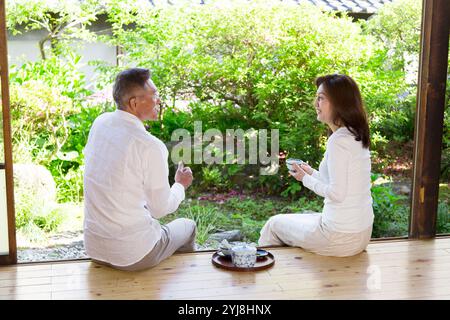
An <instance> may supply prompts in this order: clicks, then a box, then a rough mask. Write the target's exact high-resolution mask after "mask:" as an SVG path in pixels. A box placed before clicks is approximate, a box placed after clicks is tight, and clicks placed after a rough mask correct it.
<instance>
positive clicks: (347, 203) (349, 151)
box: [303, 127, 374, 233]
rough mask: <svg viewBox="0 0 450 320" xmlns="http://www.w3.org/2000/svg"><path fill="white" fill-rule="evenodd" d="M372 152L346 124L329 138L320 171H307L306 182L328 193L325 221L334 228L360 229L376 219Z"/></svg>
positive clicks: (334, 229) (341, 229)
mask: <svg viewBox="0 0 450 320" xmlns="http://www.w3.org/2000/svg"><path fill="white" fill-rule="evenodd" d="M370 170H371V163H370V152H369V150H368V149H366V148H364V147H363V145H362V143H361V141H356V140H355V137H354V136H353V134H352V133H351V132H350V131H349V130H348V129H347V128H346V127H341V128H339V129H337V130H336V131H335V132H334V133H333V134H332V135H331V136H330V138H329V139H328V142H327V148H326V151H325V155H324V158H323V159H322V161H321V163H320V166H319V171H317V170H314V173H313V174H312V175H308V174H306V175H305V177H304V178H303V185H304V186H305V187H307V188H309V189H311V190H312V191H314V192H315V193H316V194H318V195H319V196H322V197H325V200H324V207H323V212H322V214H323V216H322V221H323V223H324V225H325V226H327V227H328V228H330V229H331V230H333V231H337V232H345V233H357V232H361V231H363V230H365V229H367V228H369V227H370V226H371V225H372V223H373V219H374V215H373V209H372V195H371V192H370V188H371V180H370Z"/></svg>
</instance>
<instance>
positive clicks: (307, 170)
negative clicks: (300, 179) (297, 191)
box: [300, 162, 314, 175]
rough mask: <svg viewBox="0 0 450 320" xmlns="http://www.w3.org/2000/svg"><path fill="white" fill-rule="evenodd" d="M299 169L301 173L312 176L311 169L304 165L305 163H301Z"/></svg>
mask: <svg viewBox="0 0 450 320" xmlns="http://www.w3.org/2000/svg"><path fill="white" fill-rule="evenodd" d="M300 168H302V169H303V171H305V172H306V173H307V174H309V175H312V174H313V171H314V170H313V168H311V167H310V166H309V165H308V164H306V163H305V162H303V163H302V164H301V165H300Z"/></svg>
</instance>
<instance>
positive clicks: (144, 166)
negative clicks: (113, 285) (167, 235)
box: [84, 110, 185, 266]
mask: <svg viewBox="0 0 450 320" xmlns="http://www.w3.org/2000/svg"><path fill="white" fill-rule="evenodd" d="M168 154H169V152H168V150H167V147H166V146H165V145H164V143H163V142H162V141H160V140H159V139H157V138H156V137H154V136H153V135H151V134H150V133H148V132H147V131H146V130H145V127H144V125H143V123H142V122H141V121H140V120H139V119H138V118H137V117H135V116H134V115H132V114H131V113H128V112H125V111H121V110H116V111H115V112H108V113H104V114H102V115H100V116H99V117H98V118H97V119H96V120H95V121H94V123H93V125H92V128H91V130H90V132H89V137H88V142H87V144H86V147H85V149H84V155H85V172H84V215H85V216H84V244H85V249H86V253H87V254H88V255H89V256H90V257H91V258H93V259H96V260H100V261H104V262H108V263H110V264H113V265H116V266H129V265H132V264H134V263H136V262H138V261H140V260H141V259H142V258H143V257H144V256H145V255H147V254H148V253H149V252H150V251H151V250H152V248H153V247H154V245H155V244H156V242H157V241H158V240H159V239H160V238H161V226H160V224H159V221H158V220H156V219H158V218H161V217H163V216H165V215H167V214H169V213H172V212H174V211H175V210H176V209H177V208H178V206H179V204H180V203H181V201H183V200H184V197H185V194H184V187H183V186H182V185H181V184H179V183H174V184H173V186H172V187H170V185H169V180H168V175H169V169H168V163H167V161H168Z"/></svg>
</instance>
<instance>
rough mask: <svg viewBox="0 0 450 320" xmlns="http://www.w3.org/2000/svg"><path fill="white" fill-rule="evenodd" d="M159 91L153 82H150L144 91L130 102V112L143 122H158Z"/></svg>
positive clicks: (140, 91) (138, 93)
mask: <svg viewBox="0 0 450 320" xmlns="http://www.w3.org/2000/svg"><path fill="white" fill-rule="evenodd" d="M160 103H161V100H160V99H159V95H158V90H157V89H156V86H155V84H154V83H153V81H152V80H148V81H147V83H146V85H145V87H144V88H143V89H139V90H137V91H136V95H135V96H133V97H131V98H130V100H129V109H130V111H131V112H132V113H133V114H134V115H135V116H136V117H138V118H139V119H140V120H141V121H146V120H158V114H159V105H160Z"/></svg>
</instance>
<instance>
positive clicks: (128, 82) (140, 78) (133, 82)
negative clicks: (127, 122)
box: [113, 68, 151, 109]
mask: <svg viewBox="0 0 450 320" xmlns="http://www.w3.org/2000/svg"><path fill="white" fill-rule="evenodd" d="M150 76H151V74H150V70H148V69H144V68H131V69H127V70H124V71H122V72H120V73H119V74H118V75H117V77H116V81H115V82H114V86H113V98H114V101H115V102H116V104H117V108H119V109H124V108H125V106H124V105H123V98H124V97H125V96H126V95H127V94H129V93H130V91H132V90H133V89H135V88H144V87H145V84H146V83H147V81H148V79H150Z"/></svg>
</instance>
